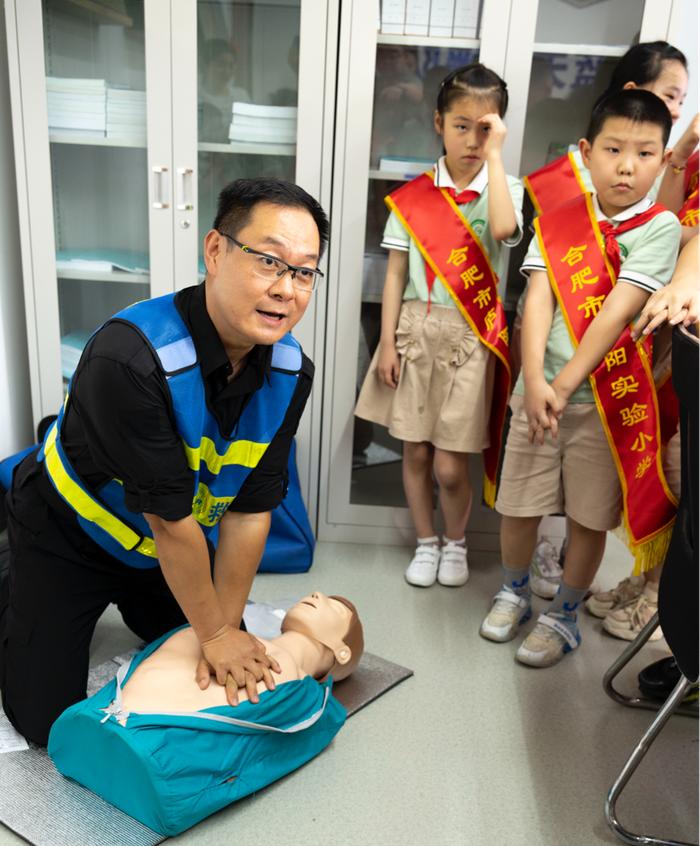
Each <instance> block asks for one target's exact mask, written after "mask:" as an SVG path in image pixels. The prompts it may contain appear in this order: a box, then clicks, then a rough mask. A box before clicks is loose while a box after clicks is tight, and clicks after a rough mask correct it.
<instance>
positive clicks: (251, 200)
mask: <svg viewBox="0 0 700 846" xmlns="http://www.w3.org/2000/svg"><path fill="white" fill-rule="evenodd" d="M258 203H272V204H273V205H276V206H286V207H290V206H291V207H294V208H302V209H306V210H307V211H308V212H309V214H310V215H311V217H313V219H314V222H315V223H316V226H317V228H318V236H319V239H320V242H321V245H320V250H319V253H320V255H321V256H322V255H323V251H324V250H325V248H326V244H327V243H328V233H329V228H330V227H329V223H328V217H327V216H326V213H325V212H324V211H323V209H322V208H321V205H320V203H318V202H317V201H316V200H314V198H313V197H312V196H311V195H310V194H307V193H306V191H304V189H303V188H300V187H299V186H298V185H295V184H294V183H293V182H287V181H286V180H284V179H277V178H276V177H270V176H261V177H258V178H255V179H236V180H234V181H233V182H229V184H228V185H227V186H226V187H225V188H224V189H223V190H222V191H221V193H220V194H219V204H218V206H217V210H216V218H215V219H214V226H213V228H214V229H218V230H220V231H222V232H225V233H226V234H227V235H232V236H233V237H234V238H235V237H236V236H237V235H238V233H239V232H240V231H241V229H243V227H244V226H245V225H246V224H247V223H248V221H249V220H250V216H251V214H252V212H253V209H254V208H255V206H256V205H257V204H258Z"/></svg>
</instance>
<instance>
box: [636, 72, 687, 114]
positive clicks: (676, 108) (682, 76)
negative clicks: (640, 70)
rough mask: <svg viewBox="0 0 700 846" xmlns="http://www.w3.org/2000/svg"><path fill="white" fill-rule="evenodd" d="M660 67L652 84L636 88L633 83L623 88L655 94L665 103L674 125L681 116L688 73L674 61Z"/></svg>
mask: <svg viewBox="0 0 700 846" xmlns="http://www.w3.org/2000/svg"><path fill="white" fill-rule="evenodd" d="M661 67H662V70H661V73H660V74H659V76H658V77H657V78H656V79H655V80H654V81H653V82H648V83H646V85H640V86H636V85H635V84H634V82H628V83H627V85H625V88H637V87H639V88H644V89H645V90H646V91H651V93H652V94H656V96H657V97H660V98H661V99H662V100H663V101H664V103H666V106H667V107H668V110H669V112H671V119H672V120H673V122H674V123H675V122H676V121H677V120H678V118H679V117H680V116H681V109H682V108H683V102H684V100H685V96H686V94H687V93H688V71H687V70H686V69H685V68H684V67H683V65H682V64H681V63H680V62H677V61H675V60H668V61H665V62H664V63H663V64H662V66H661Z"/></svg>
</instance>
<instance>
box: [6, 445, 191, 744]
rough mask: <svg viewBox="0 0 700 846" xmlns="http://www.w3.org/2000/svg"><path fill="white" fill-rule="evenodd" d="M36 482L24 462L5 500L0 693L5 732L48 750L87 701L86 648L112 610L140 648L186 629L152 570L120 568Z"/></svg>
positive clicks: (35, 470)
mask: <svg viewBox="0 0 700 846" xmlns="http://www.w3.org/2000/svg"><path fill="white" fill-rule="evenodd" d="M42 472H43V471H42V468H41V466H40V465H37V463H36V460H35V458H34V456H33V455H30V456H28V457H27V458H26V459H25V460H24V461H23V462H22V464H20V465H19V467H18V468H17V470H16V473H15V480H14V484H13V487H12V489H11V490H10V492H9V494H8V495H7V517H8V535H9V540H10V548H11V555H10V571H9V576H8V578H7V579H6V580H5V581H4V583H3V584H2V586H0V687H1V689H2V704H3V708H4V710H5V713H6V714H7V716H8V718H9V720H10V722H11V723H12V724H13V725H14V727H15V728H16V729H17V730H18V731H19V732H20V733H21V734H23V735H24V736H25V737H26V738H27V739H28V740H32V741H34V742H35V743H38V744H41V745H46V743H47V741H48V736H49V729H50V728H51V724H52V723H53V721H54V720H55V719H56V718H57V717H58V716H59V714H60V713H61V712H62V711H64V710H65V709H66V708H67V707H68V706H69V705H72V704H73V703H74V702H77V701H79V700H80V699H84V698H85V690H86V685H87V676H88V662H89V647H90V641H91V639H92V635H93V631H94V629H95V624H96V623H97V620H98V618H99V617H100V615H101V614H102V612H103V611H104V610H105V608H106V607H107V606H108V605H109V604H110V603H112V602H114V603H115V604H116V605H117V607H118V608H119V610H120V611H121V614H122V617H123V619H124V622H125V623H126V625H127V626H128V627H129V628H130V629H131V630H132V631H133V632H134V633H135V634H136V635H138V637H140V638H142V639H143V640H145V641H147V642H148V641H152V640H154V639H155V638H157V637H160V636H161V635H162V634H165V632H167V631H169V630H170V629H173V628H175V627H176V626H180V625H182V624H183V623H185V622H187V621H186V619H185V617H184V614H183V613H182V610H181V609H180V607H179V605H178V604H177V602H176V601H175V598H174V597H173V595H172V593H171V592H170V589H169V588H168V586H167V584H166V582H165V579H164V578H163V574H162V572H161V570H160V568H159V567H155V568H153V569H150V570H136V569H134V568H132V567H128V566H126V565H125V564H122V563H121V562H120V561H118V560H116V559H114V558H112V557H111V556H110V555H108V554H107V553H106V552H104V551H103V550H102V549H101V548H100V547H99V546H97V544H96V543H94V542H93V541H92V540H91V539H90V538H89V537H88V536H87V535H86V534H85V533H84V532H83V531H82V529H80V527H79V525H78V524H77V521H76V520H75V519H74V518H72V517H71V516H70V515H68V514H66V515H64V514H61V513H59V512H58V511H57V510H55V509H54V508H52V507H51V506H50V505H49V502H48V499H47V497H46V496H45V495H42V491H43V490H44V488H43V486H44V485H48V484H50V483H49V482H48V480H47V479H46V478H45V477H43V478H42Z"/></svg>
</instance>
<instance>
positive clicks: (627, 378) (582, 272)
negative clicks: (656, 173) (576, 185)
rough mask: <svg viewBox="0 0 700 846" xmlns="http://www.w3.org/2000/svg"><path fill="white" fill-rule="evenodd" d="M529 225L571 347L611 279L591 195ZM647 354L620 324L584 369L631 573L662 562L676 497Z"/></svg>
mask: <svg viewBox="0 0 700 846" xmlns="http://www.w3.org/2000/svg"><path fill="white" fill-rule="evenodd" d="M660 211H663V207H662V206H655V207H654V208H653V209H650V210H649V212H648V213H647V214H645V215H644V216H642V215H639V216H638V217H639V218H641V220H640V221H639V223H637V225H641V223H642V222H644V221H645V220H648V219H649V217H651V216H654V214H658V213H659V212H660ZM622 225H624V224H622ZM631 228H633V227H632V225H629V226H627V227H626V229H631ZM535 231H536V233H537V238H538V240H539V244H540V249H541V251H542V255H543V256H544V259H545V262H546V264H547V272H548V276H549V281H550V284H551V286H552V289H553V291H554V294H555V296H556V298H557V301H558V302H559V307H560V308H561V310H562V314H563V315H564V319H565V320H566V324H567V326H568V328H569V333H570V335H571V339H572V342H573V344H574V346H575V347H576V346H578V344H579V342H580V341H581V338H582V337H583V335H584V333H585V331H586V329H587V328H588V326H589V325H590V324H591V322H592V321H593V319H594V318H595V316H596V314H597V313H598V311H599V310H600V308H601V307H602V304H603V301H604V300H605V298H606V296H607V295H608V294H609V293H610V291H611V290H612V288H613V285H614V284H615V282H616V280H617V277H616V273H615V271H614V269H613V267H612V266H611V263H610V261H609V259H608V255H607V254H606V252H605V247H604V239H603V236H602V233H601V230H600V227H599V225H598V222H597V221H596V219H595V213H594V211H593V205H592V200H591V196H590V194H585V195H581V196H579V197H577V198H576V199H574V200H572V201H570V202H568V203H566V204H565V205H564V206H560V207H558V208H555V209H554V210H552V211H550V212H547V213H546V214H544V215H542V216H541V217H539V218H537V219H536V220H535ZM650 358H651V344H650V343H649V338H646V339H645V340H644V341H643V342H641V341H640V342H638V343H636V344H635V343H634V341H632V336H631V334H630V330H629V327H626V328H625V330H624V331H623V332H622V334H621V335H620V337H619V338H618V339H617V341H616V342H615V344H613V346H612V348H611V349H610V351H609V352H608V353H607V355H606V356H605V357H604V359H603V360H602V361H601V362H600V364H599V365H598V367H597V368H596V369H595V371H594V372H593V373H591V375H590V376H589V379H590V382H591V387H592V388H593V395H594V397H595V402H596V406H597V407H598V413H599V414H600V418H601V421H602V423H603V428H604V429H605V434H606V436H607V439H608V444H609V446H610V451H611V453H612V455H613V458H614V460H615V464H616V466H617V472H618V475H619V478H620V484H621V487H622V493H623V502H624V516H625V525H626V527H627V533H628V541H629V546H630V549H631V551H632V553H633V555H634V557H635V572H636V573H639V572H644V571H646V570H649V569H651V568H652V567H654V566H655V565H656V564H659V563H660V562H661V561H663V557H664V555H665V552H666V549H667V548H668V543H669V541H670V536H671V527H672V525H673V520H674V517H675V514H676V500H675V498H674V496H673V494H672V493H671V492H670V490H669V489H668V485H667V484H666V479H665V477H664V473H663V469H662V466H661V437H660V431H659V408H658V403H657V397H656V390H655V387H654V379H653V376H652V372H651V366H650Z"/></svg>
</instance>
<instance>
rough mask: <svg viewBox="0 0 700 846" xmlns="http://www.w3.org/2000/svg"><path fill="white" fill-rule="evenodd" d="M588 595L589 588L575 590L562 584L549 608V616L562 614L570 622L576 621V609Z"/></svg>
mask: <svg viewBox="0 0 700 846" xmlns="http://www.w3.org/2000/svg"><path fill="white" fill-rule="evenodd" d="M587 593H588V588H573V587H569V585H567V584H565V583H564V582H561V584H560V585H559V592H558V593H557V595H556V596H555V597H554V599H553V600H552V604H551V605H550V606H549V610H548V611H547V613H548V614H562V615H563V616H565V617H568V618H569V619H570V620H575V619H576V609H577V608H578V607H579V605H580V604H581V603H582V602H583V598H584V596H585V595H586V594H587Z"/></svg>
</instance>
